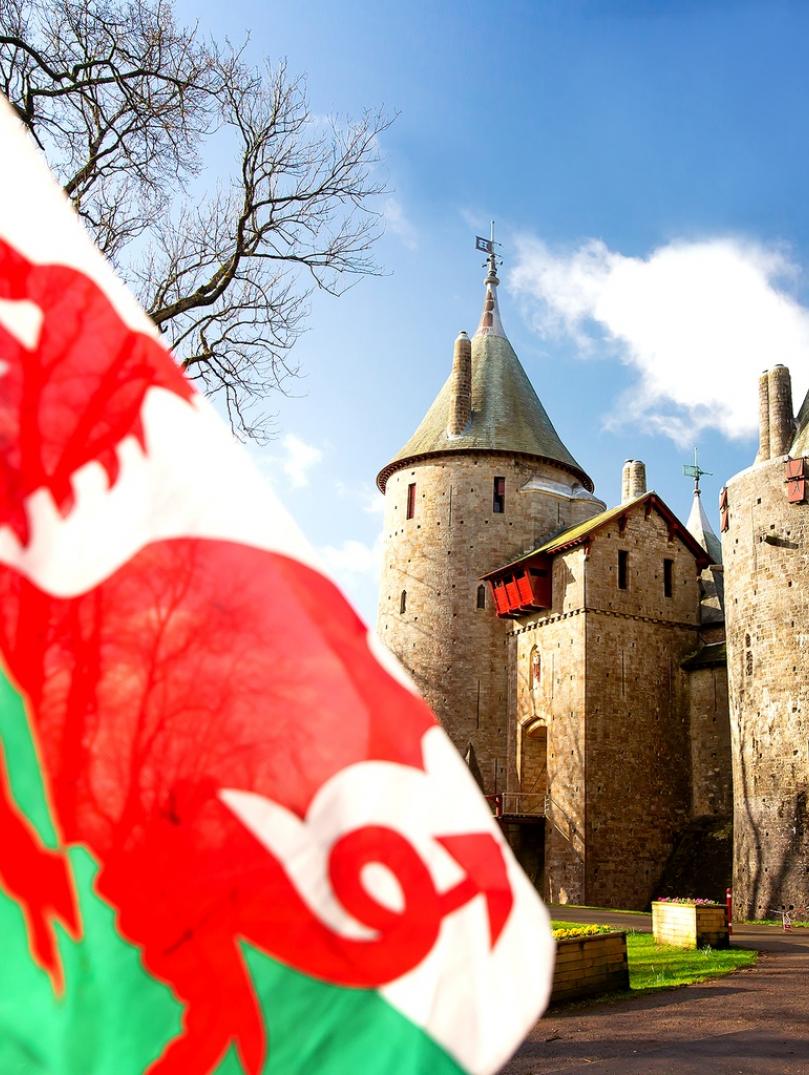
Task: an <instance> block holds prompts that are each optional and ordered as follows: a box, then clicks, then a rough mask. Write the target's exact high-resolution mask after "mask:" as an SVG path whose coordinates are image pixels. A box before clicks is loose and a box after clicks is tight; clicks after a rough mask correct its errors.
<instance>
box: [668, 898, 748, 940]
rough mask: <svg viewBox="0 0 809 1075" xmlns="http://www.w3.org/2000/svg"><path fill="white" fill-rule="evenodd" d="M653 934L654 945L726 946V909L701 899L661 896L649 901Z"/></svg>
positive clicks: (727, 938) (718, 904)
mask: <svg viewBox="0 0 809 1075" xmlns="http://www.w3.org/2000/svg"><path fill="white" fill-rule="evenodd" d="M652 933H653V934H654V939H655V942H656V943H657V944H671V945H675V946H677V947H678V948H704V947H706V946H708V947H710V948H727V947H728V945H729V943H730V941H729V937H728V920H727V909H726V908H725V907H724V906H723V905H722V904H720V903H713V902H712V901H711V900H702V899H690V900H689V899H661V900H655V901H654V902H653V903H652Z"/></svg>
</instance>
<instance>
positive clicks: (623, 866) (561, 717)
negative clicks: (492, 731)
mask: <svg viewBox="0 0 809 1075" xmlns="http://www.w3.org/2000/svg"><path fill="white" fill-rule="evenodd" d="M619 550H623V551H625V552H627V553H628V554H629V559H628V575H627V588H626V589H625V590H621V589H619V588H618V585H617V583H618V551H619ZM665 559H670V560H671V561H672V563H673V569H672V571H673V573H672V595H671V597H667V596H666V595H665V592H664V582H663V575H664V568H663V561H664V560H665ZM698 619H699V579H698V575H697V570H696V563H695V560H694V557H693V555H692V554H691V553H690V552H689V550H688V549H687V548H686V547H685V546H684V545H683V544H682V542H681V541H679V539H677V538H676V537H675V538H673V540H671V541H670V540H669V531H668V525H667V523H666V522H665V520H663V519H662V518H661V517H660V515H658V513H657V512H656V511H654V510H652V511H651V512H650V513H649V514H648V515H647V513H646V511H645V505H643V504H641V505H639V506H638V507H636V508H633V509H630V510H629V512H628V514H627V516H626V522H625V525H624V526H623V528H621V527H620V526H619V524H618V521H617V520H616V521H615V522H614V523H611V524H608V525H605V526H604V527H602V528H600V529H599V530H598V531H597V532H596V533H595V534H594V535H593V541H592V545H591V547H590V549H589V551H587V550H586V549H585V548H584V547H583V546H578V547H576V548H573V549H570V550H568V551H566V552H563V553H559V554H557V555H556V556H555V557H554V561H553V608H552V609H550V610H548V611H546V612H540V613H536V614H534V615H532V616H527V617H524V618H522V619H521V620H520V621H519V623H518V624H517V625H515V626H514V627H513V628H512V638H511V647H512V662H513V670H512V679H513V682H514V696H513V699H512V720H511V722H510V723H511V726H512V729H513V730H512V748H511V751H510V758H511V759H512V761H513V764H512V765H511V766H510V768H509V777H510V781H511V783H510V786H511V787H513V788H514V789H519V790H521V791H523V792H524V791H526V790H527V789H528V787H529V786H530V781H532V780H534V779H535V777H534V772H533V769H532V767H531V765H530V764H526V763H527V762H528V763H530V760H531V759H530V756H529V757H526V750H525V746H526V743H527V742H530V740H527V739H526V736H525V732H526V730H527V729H530V728H532V727H533V726H534V723H535V722H544V723H545V724H546V725H547V729H548V731H547V741H548V748H547V764H548V778H547V796H546V806H545V809H546V819H547V820H546V829H545V832H546V845H545V875H546V876H545V888H546V894H547V895H548V896H549V898H551V899H552V900H557V901H560V902H565V901H570V902H587V903H598V904H602V905H605V906H622V907H635V908H640V907H643V906H644V905H645V904H646V903H647V902H648V900H649V899H650V898H651V896H653V895H654V885H655V882H656V881H657V879H658V878H659V876H660V874H661V872H662V869H663V866H664V864H665V862H666V859H667V857H668V855H669V853H670V852H671V849H672V847H673V844H674V842H675V840H676V838H677V836H678V835H679V833H680V832H681V831H682V830H683V828H684V827H685V825H686V824H687V822H688V819H689V817H690V809H691V785H690V773H689V769H690V747H689V737H688V731H689V726H688V714H687V704H686V695H685V674H684V673H683V672H682V671H681V669H680V662H681V661H682V659H683V658H684V657H685V656H686V655H687V654H689V653H691V652H693V651H694V650H695V649H696V647H697V638H698ZM535 649H536V650H537V651H538V653H539V656H540V681H539V685H537V684H536V682H533V681H532V680H534V679H535V676H533V677H532V664H533V653H534V650H535Z"/></svg>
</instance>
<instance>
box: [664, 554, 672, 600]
mask: <svg viewBox="0 0 809 1075" xmlns="http://www.w3.org/2000/svg"><path fill="white" fill-rule="evenodd" d="M673 582H674V561H673V560H664V561H663V593H664V594H665V595H666V597H671V594H672V584H673Z"/></svg>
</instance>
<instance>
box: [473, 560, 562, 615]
mask: <svg viewBox="0 0 809 1075" xmlns="http://www.w3.org/2000/svg"><path fill="white" fill-rule="evenodd" d="M551 566H552V565H551V561H550V560H545V559H543V560H538V561H535V562H534V563H533V564H529V565H526V566H525V567H518V568H512V569H511V570H509V571H508V572H507V573H506V572H504V573H503V574H502V575H498V576H496V577H495V578H492V579H489V584H490V586H491V588H492V595H493V597H494V607H495V609H496V610H497V615H498V616H500V617H501V618H504V619H506V618H507V619H514V618H515V617H517V616H523V615H525V613H527V612H538V611H539V610H540V609H543V608H551V606H552V603H553V602H552V586H551Z"/></svg>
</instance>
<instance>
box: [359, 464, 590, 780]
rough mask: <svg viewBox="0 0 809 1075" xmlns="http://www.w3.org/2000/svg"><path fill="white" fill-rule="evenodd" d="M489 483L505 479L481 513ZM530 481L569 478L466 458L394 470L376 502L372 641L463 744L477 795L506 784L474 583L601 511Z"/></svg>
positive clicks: (494, 621) (497, 687) (494, 669)
mask: <svg viewBox="0 0 809 1075" xmlns="http://www.w3.org/2000/svg"><path fill="white" fill-rule="evenodd" d="M495 477H504V478H505V482H506V485H505V490H506V492H505V511H504V512H502V513H496V512H494V511H493V483H494V478H495ZM532 480H534V481H540V482H550V483H557V484H558V485H560V486H563V487H564V486H566V487H567V488H568V489H569V488H570V487H571V484H572V480H573V479H572V478H571V476H570V474H569V473H568V472H566V471H564V470H562V469H561V468H559V467H555V466H552V465H550V464H548V465H544V464H538V463H536V462H534V461H532V460H530V459H527V458H519V457H518V458H514V457H513V456H509V455H499V454H496V453H483V452H480V453H475V452H471V451H470V452H463V453H461V452H458V453H453V454H447V455H445V456H433V457H430V458H429V459H428V460H425V461H422V462H418V463H416V464H413V465H411V466H409V467H406V468H403V469H401V470H398V471H396V472H394V473H393V474H392V475H391V476H390V478H389V479H388V483H387V488H386V494H385V520H384V535H385V550H384V567H383V572H382V579H381V588H380V601H379V619H378V631H379V635H380V637H381V638H382V640H383V641H384V642H385V644H386V645H387V646H388V647H389V648H390V649H391V650H392V651H393V652H394V653H395V654H396V655H397V657H399V659H400V660H401V661H402V663H403V664H404V666H405V667H406V668H407V669H408V670H409V671H410V672H411V674H412V675H413V677H414V679H415V681H416V683H417V684H418V686H419V689H420V690H421V691H422V693H423V694H424V696H425V698H426V699H427V701H428V702H429V703H430V705H431V706H432V708H433V709H434V711H435V712H436V714H437V715H438V717H439V719H440V720H441V722H442V724H443V725H444V727H445V728H446V730H447V732H448V734H449V736H450V738H451V739H452V741H453V742H454V743H455V745H456V747H457V748H458V749H459V750H460V751H461V753H464V754H465V753H466V751H467V748H468V746H469V745H470V744H471V746H472V748H473V750H474V754H475V759H476V763H477V768H478V770H479V773H480V777H481V779H482V783H483V787H484V790H485V791H486V793H487V794H492V793H494V792H499V791H502V790H504V789H505V786H506V767H507V750H508V745H507V733H506V723H507V722H506V710H507V651H506V634H507V623H506V622H504V621H502V620H499V619H498V618H497V617H496V615H495V614H494V611H493V609H492V607H491V596H490V594H489V592H488V588H487V589H486V591H485V608H483V609H480V608H478V587H479V585H480V584H481V583H480V576H481V575H483V574H485V573H487V572H488V571H491V570H493V569H494V568H496V567H498V566H500V565H502V564H505V563H507V562H508V561H510V560H511V559H514V558H515V557H517V556H519V555H521V554H522V553H524V552H527V551H529V550H530V549H531V548H533V547H535V546H536V545H538V544H539V543H540V542H541V541H542V540H543V539H544V538H545V537H546V536H547V535H548V534H550V533H554V532H557V531H558V530H560V529H562V528H564V527H566V526H571V525H574V524H575V523H577V522H581V521H583V520H584V519H587V518H589V517H590V516H591V515H593V514H595V513H596V512H597V511H598V510H600V508H601V504H600V502H598V501H596V500H593V499H592V498H590V499H568V498H566V497H563V496H558V495H553V494H552V493H550V492H548V491H545V490H542V489H525V488H524V487H525V485H526V483H528V482H530V481H532ZM412 483H415V486H416V496H415V511H414V514H413V518H411V519H407V518H406V515H407V499H408V486H409V485H410V484H412ZM403 592H404V593H405V594H406V597H405V609H404V611H403V612H400V608H401V607H402V604H401V602H402V593H403Z"/></svg>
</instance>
